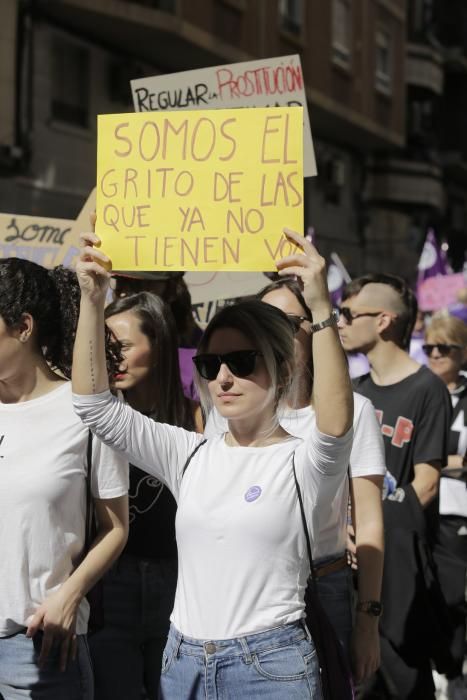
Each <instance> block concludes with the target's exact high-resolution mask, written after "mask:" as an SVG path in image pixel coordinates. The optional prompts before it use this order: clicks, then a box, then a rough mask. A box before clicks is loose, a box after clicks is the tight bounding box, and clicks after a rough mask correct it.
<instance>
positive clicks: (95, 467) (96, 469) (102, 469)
mask: <svg viewBox="0 0 467 700" xmlns="http://www.w3.org/2000/svg"><path fill="white" fill-rule="evenodd" d="M128 487H129V469H128V460H127V459H125V457H124V456H123V455H122V454H121V453H120V452H116V451H115V450H112V449H111V448H110V447H107V445H104V444H103V443H102V442H101V441H100V440H98V438H96V437H93V440H92V463H91V492H92V495H93V497H94V498H102V499H107V498H118V497H119V496H125V495H126V494H127V493H128Z"/></svg>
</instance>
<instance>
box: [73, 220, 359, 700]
mask: <svg viewBox="0 0 467 700" xmlns="http://www.w3.org/2000/svg"><path fill="white" fill-rule="evenodd" d="M286 235H287V236H288V238H289V240H291V241H293V242H294V243H295V244H296V245H297V252H296V254H294V255H292V256H290V257H288V258H284V259H282V260H281V261H279V262H278V264H277V265H278V268H279V271H280V274H295V275H298V276H299V277H300V278H301V279H302V281H303V284H304V297H305V299H306V303H307V306H308V307H309V308H310V310H311V312H312V313H313V320H314V326H313V330H314V343H313V362H314V367H315V381H314V406H315V411H316V424H315V426H313V428H312V429H311V430H310V431H309V435H308V436H307V438H306V440H301V439H299V438H295V437H292V436H291V435H290V434H289V433H287V432H286V431H285V430H284V429H283V428H282V427H281V425H280V424H279V419H278V413H279V412H280V411H281V410H282V407H283V406H285V405H286V404H287V403H288V400H289V398H290V395H291V392H292V391H293V388H294V381H293V380H294V377H295V375H294V366H295V365H294V337H293V330H292V327H291V324H290V322H289V320H288V319H287V317H286V316H285V314H283V312H281V311H280V310H278V309H275V308H274V307H272V306H270V305H269V304H263V303H262V302H260V301H258V300H253V301H249V302H244V303H242V304H237V305H234V306H230V307H226V308H224V309H222V311H220V312H219V313H218V314H217V315H216V316H215V318H214V319H213V320H212V321H211V322H210V324H209V325H208V327H207V329H206V331H205V334H204V336H203V339H202V341H201V345H200V348H199V351H198V355H197V356H196V358H195V366H196V369H197V375H198V376H197V379H198V384H199V390H200V396H201V400H202V402H203V403H204V407H205V410H209V409H210V408H211V407H212V406H214V407H215V408H217V410H218V411H219V412H220V413H221V415H223V416H224V417H225V418H227V419H228V431H227V432H226V433H224V434H222V435H218V436H215V437H213V438H211V439H208V440H207V441H206V443H205V444H203V443H204V441H203V437H202V436H201V435H199V434H197V433H195V432H189V431H186V430H184V429H182V428H178V427H174V426H169V425H164V424H160V423H157V422H154V421H152V420H151V419H149V418H147V417H145V416H143V415H141V414H140V413H138V412H137V411H135V410H133V409H132V408H131V407H130V406H128V405H125V404H123V403H121V402H119V401H118V400H117V399H115V398H114V397H112V395H111V394H110V392H109V390H108V380H107V374H106V370H105V362H104V339H103V314H104V298H105V293H106V290H107V285H108V278H109V273H108V272H107V271H106V270H105V269H104V267H103V266H102V264H101V263H104V264H105V263H107V262H108V259H107V257H106V256H105V255H104V253H102V252H101V251H99V250H96V249H95V248H94V247H93V246H94V245H95V244H96V243H98V238H97V237H96V236H95V235H94V234H86V236H85V237H84V242H85V247H84V248H83V250H82V253H81V257H80V261H79V263H78V265H77V273H78V278H79V280H80V285H81V289H82V302H81V313H80V321H79V326H78V332H77V336H76V343H75V354H74V364H73V381H74V392H75V408H76V410H77V412H78V413H79V415H80V416H81V418H82V419H83V420H84V422H85V423H86V424H87V425H88V426H89V427H90V428H91V429H92V430H93V431H94V432H95V433H96V434H97V435H99V436H101V438H102V439H103V440H104V442H106V443H107V444H109V445H112V446H113V447H115V448H117V449H118V450H120V451H122V452H124V453H125V454H126V455H127V456H128V458H129V460H130V461H131V462H132V463H133V464H136V465H138V466H140V467H141V468H142V469H144V470H146V471H148V472H150V473H152V474H153V475H154V476H156V477H157V478H159V479H160V480H161V481H163V482H164V483H166V484H167V486H168V487H169V489H170V490H171V491H172V493H173V494H174V496H175V498H176V500H177V501H178V513H177V521H176V533H177V543H178V555H179V578H178V584H177V593H176V597H175V607H174V610H173V613H172V616H171V621H172V626H171V630H170V633H169V638H168V642H167V646H166V649H165V651H164V655H163V662H162V676H161V698H162V699H163V700H184V699H186V700H188V698H190V700H198V699H199V700H201V698H202V699H203V700H214V698H218V697H219V696H220V695H223V696H225V697H228V698H236V699H238V700H242V699H243V698H247V699H248V700H255V699H256V698H266V697H267V698H268V699H269V700H283V698H284V697H288V698H296V699H297V700H298V699H299V698H300V699H301V698H304V699H305V698H313V699H316V698H318V699H320V698H321V697H322V694H321V689H320V679H319V667H318V661H317V656H316V650H315V646H314V643H313V640H312V638H311V636H310V634H309V631H308V630H307V629H306V627H305V625H304V623H303V622H302V618H303V617H304V593H305V587H306V582H307V578H308V574H309V563H308V559H307V551H306V540H305V534H304V532H303V529H302V523H301V516H300V509H299V504H298V498H297V492H296V488H295V483H294V478H293V470H294V467H295V470H296V474H297V478H298V481H299V483H300V486H301V490H302V493H303V498H304V501H305V508H306V510H307V512H308V513H310V519H311V520H312V521H313V519H314V518H315V514H316V513H317V510H318V509H319V508H321V509H322V510H323V512H326V509H327V508H329V507H330V504H331V502H332V500H333V497H334V494H335V492H336V490H338V489H340V488H341V485H342V482H343V480H344V479H345V476H346V470H347V464H348V459H349V453H350V448H351V439H352V430H351V426H352V414H353V411H352V391H351V386H350V380H349V376H348V372H347V367H346V362H345V358H344V354H343V351H342V348H341V346H340V342H339V339H338V335H337V332H336V324H335V320H334V317H333V315H332V313H331V312H332V309H331V304H330V301H329V293H328V289H327V283H326V271H325V265H324V261H323V259H322V258H321V257H320V256H319V255H318V253H317V252H316V250H315V249H314V247H313V246H312V245H311V244H310V243H309V242H308V241H306V240H304V239H303V238H302V237H301V236H299V235H298V234H296V233H294V232H287V234H286ZM298 248H302V249H303V252H302V253H300V252H299V250H298ZM155 536H157V533H155Z"/></svg>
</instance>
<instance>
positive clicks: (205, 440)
mask: <svg viewBox="0 0 467 700" xmlns="http://www.w3.org/2000/svg"><path fill="white" fill-rule="evenodd" d="M205 442H207V439H204V440H201V442H200V443H198V444H197V445H196V447H195V449H194V450H193V452H192V453H191V455H189V457H188V459H187V461H186V462H185V466H184V467H183V471H182V479H183V477H184V476H185V472H186V470H187V469H188V467H189V465H190V462H191V460H192V459H193V457H194V456H195V454H196V453H197V452H198V450H199V448H200V447H201V446H202V445H204V443H205ZM182 479H180V481H181V480H182Z"/></svg>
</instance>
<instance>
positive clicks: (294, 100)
mask: <svg viewBox="0 0 467 700" xmlns="http://www.w3.org/2000/svg"><path fill="white" fill-rule="evenodd" d="M131 89H132V92H133V102H134V106H135V112H155V111H162V110H180V109H210V110H212V109H232V108H233V107H294V106H302V107H303V129H304V164H303V171H304V175H305V177H311V176H313V175H316V161H315V153H314V149H313V140H312V136H311V128H310V118H309V116H308V107H307V99H306V94H305V80H304V78H303V73H302V66H301V63H300V56H298V55H293V56H279V57H277V58H265V59H264V58H263V59H260V60H259V61H243V62H241V63H231V64H229V65H223V66H211V67H209V68H200V69H197V70H188V71H182V72H180V73H170V74H168V75H155V76H151V77H145V78H139V79H138V80H132V81H131Z"/></svg>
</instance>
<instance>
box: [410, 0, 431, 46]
mask: <svg viewBox="0 0 467 700" xmlns="http://www.w3.org/2000/svg"><path fill="white" fill-rule="evenodd" d="M409 9H410V14H409V30H410V36H411V38H412V39H417V38H421V37H424V36H426V35H427V34H428V33H429V32H430V31H432V29H433V12H434V8H433V0H412V3H411V4H410V6H409Z"/></svg>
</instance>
